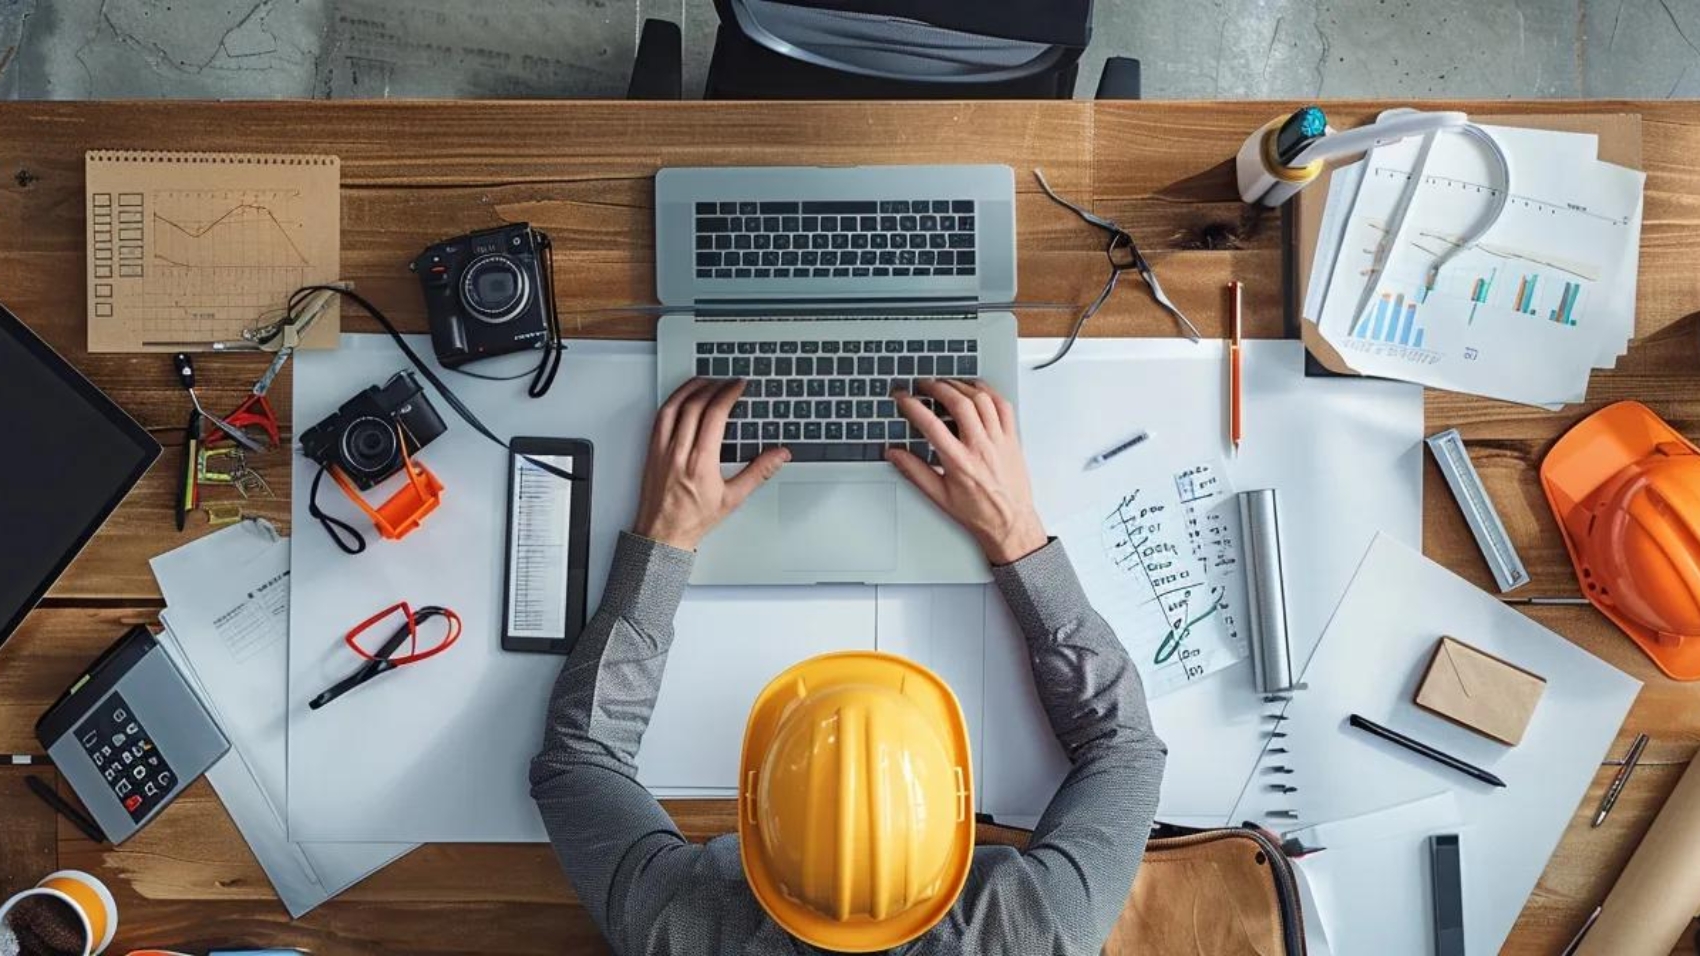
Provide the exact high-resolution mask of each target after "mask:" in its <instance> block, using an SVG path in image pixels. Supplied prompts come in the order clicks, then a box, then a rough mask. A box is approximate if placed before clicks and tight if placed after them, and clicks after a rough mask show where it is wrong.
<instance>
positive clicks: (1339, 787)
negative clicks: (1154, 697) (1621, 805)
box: [1232, 535, 1641, 956]
mask: <svg viewBox="0 0 1700 956" xmlns="http://www.w3.org/2000/svg"><path fill="white" fill-rule="evenodd" d="M1443 635H1452V636H1454V637H1456V638H1458V639H1459V640H1462V641H1465V642H1467V643H1469V644H1471V645H1472V646H1474V647H1478V648H1480V649H1482V650H1483V651H1486V652H1487V653H1490V654H1493V655H1494V656H1496V657H1499V658H1502V659H1504V660H1506V661H1509V662H1511V663H1513V664H1515V665H1516V666H1518V667H1521V668H1524V669H1526V670H1528V671H1531V672H1533V673H1535V674H1539V675H1541V676H1542V677H1544V678H1546V680H1547V689H1546V693H1545V694H1544V695H1543V696H1542V698H1541V701H1540V703H1539V704H1538V705H1537V706H1536V708H1535V712H1534V715H1533V717H1531V718H1530V721H1529V727H1528V730H1527V732H1526V733H1525V734H1524V737H1523V739H1522V741H1521V742H1520V743H1518V744H1517V745H1516V746H1514V747H1508V746H1506V745H1504V744H1502V743H1500V742H1499V741H1496V740H1493V739H1491V738H1489V737H1486V736H1483V735H1481V734H1478V733H1475V732H1473V731H1471V730H1468V729H1466V728H1464V727H1462V726H1459V725H1457V724H1454V723H1452V722H1451V721H1449V720H1447V719H1446V718H1444V717H1441V716H1439V715H1437V714H1433V713H1430V712H1428V711H1426V710H1423V709H1421V708H1419V707H1417V705H1416V703H1415V696H1416V690H1417V686H1418V685H1419V684H1420V683H1421V681H1422V678H1423V674H1424V673H1425V671H1426V670H1427V667H1428V662H1429V658H1430V657H1431V656H1432V655H1433V653H1434V647H1435V643H1436V642H1437V641H1439V640H1440V638H1441V637H1442V636H1443ZM1304 682H1305V683H1306V684H1307V685H1308V688H1307V689H1305V690H1300V691H1296V692H1294V693H1293V695H1292V699H1291V700H1290V701H1289V702H1287V703H1286V704H1284V705H1282V704H1275V705H1272V706H1271V707H1270V713H1271V715H1272V716H1273V715H1276V714H1278V715H1280V718H1281V719H1279V720H1271V721H1269V722H1267V723H1266V725H1265V726H1266V730H1267V732H1270V733H1281V734H1285V736H1283V737H1271V738H1270V739H1269V740H1268V742H1267V745H1266V747H1265V749H1264V751H1263V754H1262V755H1261V757H1260V759H1259V762H1258V764H1257V765H1256V767H1255V769H1253V771H1252V772H1251V775H1250V777H1249V779H1248V780H1247V782H1246V786H1245V789H1244V790H1243V792H1242V793H1241V795H1240V800H1239V804H1238V805H1237V806H1236V807H1235V808H1234V813H1233V817H1232V819H1234V820H1236V821H1238V820H1250V821H1253V822H1256V823H1260V824H1263V825H1265V826H1268V827H1269V828H1271V829H1274V830H1279V831H1284V832H1292V831H1294V830H1298V829H1300V828H1303V827H1310V826H1315V825H1323V824H1329V823H1334V822H1337V821H1342V820H1346V819H1348V818H1352V817H1357V816H1359V815H1361V814H1366V813H1372V812H1375V811H1378V810H1383V809H1386V808H1388V807H1392V806H1395V805H1398V804H1404V803H1408V802H1410V801H1413V800H1418V799H1421V798H1423V797H1428V796H1431V795H1434V794H1438V793H1445V792H1450V793H1451V794H1452V795H1453V797H1454V798H1455V799H1456V800H1457V803H1458V812H1459V815H1460V816H1461V817H1462V819H1463V823H1464V824H1465V825H1466V826H1468V827H1469V838H1468V839H1467V840H1465V841H1464V844H1463V852H1464V880H1465V885H1466V886H1467V887H1468V892H1467V894H1466V896H1467V899H1466V901H1465V914H1464V928H1465V933H1466V936H1467V940H1468V949H1467V951H1468V952H1471V953H1497V952H1499V947H1500V944H1501V943H1503V942H1504V940H1505V937H1506V935H1507V934H1509V933H1510V932H1511V927H1512V924H1513V923H1514V922H1516V919H1517V914H1518V913H1519V912H1520V911H1521V910H1522V907H1523V901H1524V900H1525V899H1527V898H1528V896H1529V893H1530V891H1532V890H1533V889H1534V888H1535V881H1536V880H1537V879H1539V877H1540V875H1541V870H1542V869H1543V868H1544V867H1545V865H1546V861H1547V857H1549V856H1550V855H1551V854H1552V851H1553V848H1554V847H1556V846H1557V845H1558V840H1559V837H1560V836H1562V835H1563V833H1564V828H1565V826H1566V825H1567V824H1568V823H1569V822H1570V819H1571V817H1572V816H1573V815H1574V814H1575V812H1576V808H1577V805H1578V803H1579V802H1580V801H1581V800H1582V798H1583V795H1584V794H1585V793H1586V792H1587V790H1588V786H1589V783H1590V782H1591V781H1592V780H1593V779H1594V777H1595V775H1596V773H1597V772H1598V771H1599V768H1600V761H1601V760H1602V759H1604V757H1605V754H1606V750H1607V748H1608V747H1610V746H1611V743H1612V740H1613V739H1614V738H1615V737H1616V736H1617V732H1618V728H1619V727H1620V726H1622V724H1623V719H1624V717H1625V716H1626V715H1627V714H1628V713H1629V707H1630V705H1631V704H1633V703H1634V701H1635V696H1636V694H1637V693H1639V692H1640V689H1641V683H1640V682H1639V681H1637V680H1636V679H1635V678H1633V677H1630V676H1629V675H1628V674H1625V673H1623V672H1622V671H1620V670H1618V669H1617V668H1615V667H1613V666H1612V665H1610V664H1607V663H1606V662H1605V661H1602V660H1600V659H1599V658H1597V657H1595V656H1594V655H1592V654H1590V653H1588V652H1587V651H1585V650H1583V649H1582V648H1580V647H1578V646H1576V645H1575V644H1573V643H1571V642H1570V641H1568V640H1566V639H1564V638H1563V637H1561V636H1559V635H1558V634H1555V633H1553V632H1552V631H1549V630H1547V629H1546V628H1544V627H1542V626H1541V625H1539V624H1537V623H1536V622H1535V621H1534V620H1532V619H1530V618H1529V617H1526V616H1525V615H1523V614H1522V613H1520V612H1519V611H1517V610H1516V609H1515V608H1511V607H1507V606H1506V605H1504V604H1503V603H1501V602H1500V601H1499V599H1497V598H1495V597H1494V596H1493V595H1491V594H1488V593H1487V592H1485V591H1483V590H1481V589H1480V588H1477V587H1476V586H1475V585H1473V584H1470V583H1469V582H1468V581H1465V580H1464V579H1462V578H1460V577H1458V576H1456V575H1454V574H1453V573H1452V572H1450V571H1448V570H1446V569H1445V568H1443V567H1441V566H1440V565H1438V564H1435V563H1434V562H1433V561H1430V560H1428V559H1427V558H1425V557H1423V556H1422V555H1421V554H1419V553H1417V552H1416V551H1413V550H1411V549H1410V548H1408V547H1406V546H1405V545H1403V544H1400V543H1398V542H1397V541H1395V540H1393V539H1392V538H1389V537H1387V536H1385V535H1382V536H1379V537H1377V538H1376V539H1375V541H1374V543H1372V544H1371V545H1370V548H1369V552H1368V554H1367V555H1366V556H1365V557H1364V559H1363V562H1362V563H1361V564H1360V565H1359V566H1358V571H1357V574H1356V575H1354V576H1353V578H1352V583H1351V585H1350V586H1349V587H1348V588H1347V589H1346V595H1345V597H1344V598H1342V599H1341V601H1340V605H1339V607H1338V608H1337V609H1336V610H1335V612H1334V616H1333V617H1332V618H1331V619H1330V620H1329V622H1328V627H1327V629H1326V630H1325V631H1324V632H1323V635H1322V641H1321V643H1320V644H1318V645H1317V648H1316V652H1315V653H1314V654H1313V655H1312V657H1311V659H1310V663H1309V665H1308V666H1306V667H1305V670H1304ZM1352 714H1361V715H1363V716H1364V717H1367V718H1369V719H1370V720H1373V721H1375V722H1376V723H1379V724H1382V725H1383V726H1386V727H1391V728H1392V729H1394V730H1396V731H1398V732H1400V733H1402V734H1405V735H1407V736H1410V737H1414V738H1416V739H1417V740H1420V741H1422V742H1423V743H1426V744H1429V745H1430V746H1432V747H1435V748H1438V749H1439V750H1441V751H1444V752H1445V753H1448V754H1451V755H1453V756H1455V757H1458V758H1460V759H1462V760H1465V761H1468V762H1470V763H1472V764H1475V765H1476V766H1478V767H1482V768H1484V769H1486V770H1488V771H1490V772H1492V773H1494V774H1496V775H1498V776H1499V777H1500V778H1502V779H1503V780H1504V781H1505V783H1506V786H1505V787H1504V788H1496V787H1491V786H1489V785H1487V784H1485V783H1481V782H1478V781H1476V780H1474V779H1472V778H1470V777H1467V776H1464V775H1462V774H1460V773H1457V772H1455V771H1452V770H1449V769H1447V768H1446V767H1443V766H1441V765H1440V764H1438V763H1435V762H1433V761H1431V760H1428V759H1426V758H1424V757H1421V756H1418V755H1416V754H1413V753H1411V752H1410V751H1407V750H1404V749H1403V748H1400V747H1397V746H1395V745H1393V744H1390V743H1388V742H1386V741H1383V740H1381V739H1379V738H1376V737H1372V736H1370V735H1369V734H1366V733H1364V732H1362V731H1358V730H1354V729H1352V728H1351V727H1349V726H1347V723H1346V721H1347V718H1348V717H1349V716H1350V715H1352ZM1325 845H1328V846H1330V848H1331V849H1332V843H1328V844H1325ZM1325 852H1326V851H1325ZM1383 864H1384V866H1386V867H1389V868H1391V867H1395V866H1399V867H1404V866H1408V865H1409V863H1408V861H1405V860H1396V859H1394V858H1392V857H1389V858H1387V859H1386V860H1385V861H1383ZM1391 885H1392V884H1391V883H1370V884H1365V885H1356V886H1345V887H1333V888H1330V889H1331V891H1332V892H1333V894H1334V895H1335V896H1337V897H1339V898H1340V899H1341V900H1342V905H1340V906H1339V907H1337V908H1336V913H1337V917H1336V918H1337V919H1341V920H1352V919H1359V918H1367V917H1365V916H1363V915H1362V914H1371V913H1374V912H1375V911H1376V906H1375V905H1371V904H1376V903H1379V902H1383V900H1382V894H1385V893H1388V892H1390V890H1389V888H1388V887H1389V886H1391ZM1355 898H1359V899H1361V905H1359V904H1354V903H1353V900H1354V899H1355ZM1403 902H1405V903H1406V904H1408V905H1410V906H1413V907H1417V908H1419V909H1421V910H1422V911H1423V912H1427V904H1426V901H1424V900H1405V901H1403ZM1354 928H1355V927H1354ZM1336 935H1337V934H1336V932H1335V927H1329V937H1330V939H1333V938H1334V937H1335V936H1336ZM1346 935H1347V936H1348V937H1351V936H1352V933H1350V932H1348V933H1347V934H1346ZM1363 951H1364V952H1368V951H1370V950H1368V949H1366V950H1363ZM1374 951H1375V952H1376V953H1378V954H1381V956H1400V954H1402V953H1409V954H1411V956H1418V954H1423V956H1426V954H1427V953H1429V952H1431V950H1430V949H1429V948H1427V947H1426V946H1425V945H1424V941H1423V940H1420V939H1416V940H1412V939H1405V940H1403V941H1402V942H1401V944H1400V945H1399V946H1392V945H1389V946H1387V947H1378V948H1375V949H1374Z"/></svg>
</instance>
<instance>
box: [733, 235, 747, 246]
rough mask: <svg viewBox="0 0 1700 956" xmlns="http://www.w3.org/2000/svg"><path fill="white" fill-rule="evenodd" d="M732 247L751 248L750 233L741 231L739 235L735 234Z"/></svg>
mask: <svg viewBox="0 0 1700 956" xmlns="http://www.w3.org/2000/svg"><path fill="white" fill-rule="evenodd" d="M732 248H734V249H748V248H750V236H749V234H748V233H742V232H740V233H738V234H737V235H735V236H733V237H732Z"/></svg>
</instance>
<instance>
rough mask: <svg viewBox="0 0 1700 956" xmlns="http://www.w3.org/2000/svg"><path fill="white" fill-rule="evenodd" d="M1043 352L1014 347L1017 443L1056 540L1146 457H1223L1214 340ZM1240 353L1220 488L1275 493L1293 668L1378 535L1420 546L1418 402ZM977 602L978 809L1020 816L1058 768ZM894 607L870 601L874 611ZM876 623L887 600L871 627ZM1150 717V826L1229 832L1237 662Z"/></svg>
mask: <svg viewBox="0 0 1700 956" xmlns="http://www.w3.org/2000/svg"><path fill="white" fill-rule="evenodd" d="M1055 347H1056V342H1055V340H1044V339H1024V340H1022V343H1021V354H1022V358H1023V364H1024V365H1025V366H1029V367H1028V368H1024V370H1023V372H1022V377H1021V435H1022V441H1023V442H1024V443H1025V446H1026V449H1027V460H1028V463H1029V466H1030V468H1031V469H1032V474H1033V487H1034V494H1035V495H1036V496H1037V499H1038V503H1039V509H1040V512H1041V513H1042V515H1043V517H1044V518H1045V519H1046V521H1047V522H1048V523H1050V525H1051V526H1052V527H1053V528H1054V527H1057V526H1058V524H1059V523H1060V522H1062V521H1064V520H1065V519H1067V518H1068V517H1069V516H1070V515H1072V514H1074V513H1076V512H1077V511H1078V510H1079V508H1080V506H1081V503H1082V502H1087V501H1097V500H1103V499H1106V498H1109V497H1113V496H1114V495H1116V494H1117V493H1118V492H1119V491H1120V490H1121V489H1122V487H1123V485H1124V484H1125V481H1126V475H1128V474H1130V473H1132V471H1134V470H1137V469H1138V468H1140V467H1142V465H1140V464H1139V460H1140V456H1142V455H1147V454H1148V453H1153V452H1155V453H1157V454H1158V455H1160V456H1161V457H1162V458H1164V459H1165V460H1172V461H1188V460H1191V461H1207V460H1211V459H1213V458H1215V459H1221V458H1223V457H1224V456H1226V455H1227V438H1226V434H1227V399H1226V396H1227V386H1226V365H1225V361H1226V357H1225V355H1224V354H1223V353H1224V346H1223V343H1221V342H1205V343H1200V344H1197V345H1194V344H1192V343H1189V342H1185V341H1180V340H1175V339H1161V340H1153V339H1087V340H1082V341H1081V342H1080V343H1079V344H1077V345H1076V346H1075V350H1074V352H1072V353H1070V355H1069V357H1068V358H1067V359H1066V360H1064V361H1063V362H1062V363H1061V364H1060V365H1057V366H1055V367H1053V368H1049V369H1045V370H1044V371H1039V372H1035V371H1032V370H1031V368H1030V366H1031V365H1032V364H1033V363H1034V362H1037V361H1040V360H1042V359H1043V358H1045V357H1048V356H1049V355H1050V354H1051V353H1050V352H1047V351H1046V350H1047V349H1050V350H1052V351H1054V350H1055ZM1244 348H1245V352H1244V373H1245V382H1244V402H1245V404H1244V408H1245V415H1246V423H1245V440H1244V442H1243V443H1242V444H1241V446H1240V451H1239V454H1238V455H1236V456H1233V457H1231V458H1227V468H1228V477H1229V478H1230V479H1231V481H1232V484H1233V486H1234V487H1235V488H1237V489H1241V490H1244V489H1249V488H1279V489H1280V491H1281V519H1282V520H1281V524H1282V538H1283V540H1282V546H1283V549H1284V551H1285V553H1286V560H1287V590H1288V593H1287V612H1288V628H1289V630H1290V632H1291V634H1292V641H1293V654H1294V660H1295V661H1298V662H1302V661H1304V660H1306V659H1308V658H1309V656H1310V652H1311V649H1312V648H1314V647H1315V646H1316V641H1317V639H1318V638H1320V637H1321V636H1322V629H1323V626H1324V625H1325V624H1326V623H1327V621H1328V616H1329V614H1330V613H1332V612H1333V610H1334V607H1335V605H1336V604H1337V603H1339V599H1340V595H1341V594H1342V593H1344V592H1345V589H1346V584H1347V582H1348V581H1350V580H1351V577H1352V573H1353V572H1354V571H1355V570H1356V569H1357V565H1358V560H1359V558H1360V557H1361V555H1362V554H1363V551H1364V549H1365V548H1367V547H1368V546H1369V543H1370V541H1371V540H1372V539H1374V537H1375V536H1376V534H1377V533H1379V532H1386V533H1388V534H1391V535H1393V536H1395V537H1397V538H1399V539H1401V540H1405V541H1410V542H1419V541H1421V540H1422V467H1423V461H1422V435H1423V404H1422V390H1421V389H1419V388H1417V387H1415V386H1411V385H1405V384H1400V383H1397V382H1383V381H1366V380H1362V379H1341V378H1306V377H1305V376H1304V371H1303V369H1304V347H1303V346H1302V345H1301V344H1300V343H1298V342H1291V341H1264V340H1257V341H1248V342H1246V343H1245V346H1244ZM1142 429H1143V430H1146V431H1149V432H1150V433H1151V439H1150V441H1148V442H1146V443H1145V444H1144V445H1140V446H1138V447H1136V448H1133V449H1131V450H1129V451H1128V452H1126V453H1124V454H1123V455H1121V456H1119V457H1117V458H1115V459H1113V460H1111V461H1110V462H1109V463H1108V464H1106V465H1105V466H1104V467H1102V468H1097V469H1093V470H1092V471H1084V470H1082V466H1083V465H1084V464H1085V462H1086V460H1087V459H1088V458H1090V457H1091V456H1092V455H1094V454H1097V453H1098V452H1100V451H1103V450H1104V449H1106V448H1110V447H1112V446H1114V445H1116V444H1117V443H1119V442H1122V441H1125V440H1126V439H1127V438H1128V436H1130V435H1132V434H1133V433H1135V432H1137V431H1140V430H1142ZM1159 443H1161V444H1160V445H1159ZM1153 457H1156V456H1153ZM1073 552H1074V549H1073V548H1071V549H1070V555H1071V557H1075V560H1077V561H1078V560H1079V558H1078V556H1075V555H1074V553H1073ZM984 594H985V599H986V602H985V605H984V609H983V612H982V614H981V615H980V616H979V618H978V619H975V618H965V619H964V622H963V624H962V626H963V627H964V628H973V629H974V630H975V631H976V633H983V635H984V637H983V640H984V648H985V664H984V667H985V674H986V677H985V688H986V689H985V699H986V701H987V702H988V703H987V705H986V706H985V707H984V709H983V730H982V733H983V735H984V738H985V744H984V748H985V754H984V759H983V760H982V761H981V763H980V766H979V768H978V770H979V781H978V786H979V789H980V799H981V809H982V810H984V811H985V812H988V813H991V814H993V815H994V816H995V817H997V818H998V819H1000V820H1001V819H1009V820H1010V821H1013V822H1031V821H1032V820H1034V819H1036V818H1037V816H1038V814H1039V813H1040V812H1041V811H1042V810H1043V809H1044V807H1045V804H1046V803H1048V802H1049V801H1050V798H1051V795H1052V794H1053V793H1054V792H1055V791H1056V786H1057V784H1058V783H1059V782H1060V781H1061V780H1062V777H1063V774H1064V773H1065V772H1066V770H1067V764H1066V762H1065V761H1064V760H1063V756H1062V751H1061V749H1060V748H1059V747H1058V746H1057V743H1056V739H1055V738H1054V737H1052V736H1051V731H1050V727H1049V725H1048V724H1046V723H1045V718H1044V713H1043V712H1042V711H1041V710H1040V709H1039V702H1038V699H1037V697H1036V696H1035V694H1034V691H1033V679H1032V675H1031V673H1030V669H1029V667H1028V664H1027V654H1026V649H1025V647H1024V645H1023V644H1022V640H1021V635H1020V634H1019V632H1018V631H1017V630H1016V628H1015V623H1014V622H1013V621H1012V620H1010V617H1009V613H1008V612H1007V610H1005V608H1004V606H1003V600H1002V598H1001V597H1000V596H999V595H998V594H997V593H996V590H995V589H993V588H985V589H984ZM898 597H899V595H898V594H897V593H896V592H891V593H890V596H889V597H888V589H882V590H881V599H882V605H883V604H884V603H885V602H886V601H887V600H897V599H898ZM885 613H886V611H885V608H884V607H883V606H882V609H881V615H882V618H883V616H884V615H885ZM981 621H983V622H984V623H983V624H982V623H981ZM940 639H941V640H943V639H944V638H943V637H942V636H941V638H940ZM991 702H996V704H995V706H994V705H993V704H992V703H991ZM1151 713H1152V719H1153V720H1154V721H1155V724H1156V729H1157V733H1158V734H1159V735H1160V736H1161V737H1162V738H1163V739H1164V741H1165V742H1167V743H1168V745H1169V759H1168V767H1167V770H1166V772H1165V774H1164V778H1163V792H1162V802H1161V804H1160V815H1161V817H1162V819H1164V820H1169V821H1173V822H1177V823H1180V822H1186V823H1203V824H1210V825H1221V824H1224V823H1227V822H1230V821H1229V817H1230V815H1231V811H1232V809H1233V806H1234V802H1235V800H1236V799H1237V796H1238V791H1239V788H1240V785H1241V784H1242V783H1244V781H1245V774H1246V771H1247V769H1248V768H1250V767H1251V765H1252V763H1253V762H1254V761H1255V760H1256V759H1257V754H1258V751H1259V749H1260V746H1261V741H1262V738H1261V736H1260V735H1259V732H1260V730H1261V729H1263V728H1264V727H1265V726H1266V725H1265V724H1263V722H1262V714H1263V708H1262V706H1261V702H1260V699H1259V697H1258V695H1257V693H1256V692H1255V690H1254V689H1253V687H1252V676H1251V667H1250V664H1249V662H1242V663H1240V664H1236V665H1235V666H1232V667H1228V668H1226V669H1224V670H1222V671H1220V672H1218V673H1216V674H1214V675H1211V676H1209V677H1207V678H1205V679H1202V680H1199V681H1196V682H1194V685H1193V686H1191V687H1187V688H1185V689H1183V690H1180V691H1177V692H1175V693H1172V694H1169V695H1167V696H1164V697H1161V698H1158V699H1156V700H1154V701H1153V702H1152V705H1151ZM1232 822H1238V821H1232Z"/></svg>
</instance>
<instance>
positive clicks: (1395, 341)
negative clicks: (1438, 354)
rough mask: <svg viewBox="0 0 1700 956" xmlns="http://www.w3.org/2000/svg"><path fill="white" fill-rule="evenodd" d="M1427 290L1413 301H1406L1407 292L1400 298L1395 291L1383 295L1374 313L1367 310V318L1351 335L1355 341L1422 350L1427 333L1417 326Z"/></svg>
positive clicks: (1365, 312) (1421, 291)
mask: <svg viewBox="0 0 1700 956" xmlns="http://www.w3.org/2000/svg"><path fill="white" fill-rule="evenodd" d="M1426 291H1427V290H1423V289H1418V290H1417V292H1416V295H1415V297H1414V298H1412V299H1410V300H1407V299H1406V298H1405V293H1403V292H1400V293H1398V294H1397V295H1395V294H1394V293H1392V292H1383V293H1381V294H1380V295H1379V296H1377V297H1376V300H1375V305H1374V312H1373V314H1372V313H1371V311H1370V309H1369V308H1368V307H1366V308H1365V309H1364V313H1363V317H1362V318H1360V319H1359V320H1358V324H1357V325H1356V326H1355V327H1353V328H1352V330H1351V331H1350V332H1349V333H1347V334H1349V335H1350V336H1351V337H1352V338H1354V339H1363V340H1366V341H1370V342H1382V343H1385V344H1387V345H1399V346H1404V347H1407V348H1419V349H1420V348H1422V347H1423V330H1422V328H1421V327H1420V326H1419V325H1418V324H1417V305H1418V303H1420V302H1422V301H1423V299H1424V298H1426V296H1425V292H1426Z"/></svg>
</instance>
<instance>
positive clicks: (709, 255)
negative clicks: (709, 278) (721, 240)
mask: <svg viewBox="0 0 1700 956" xmlns="http://www.w3.org/2000/svg"><path fill="white" fill-rule="evenodd" d="M719 264H720V253H718V252H699V253H697V266H698V267H699V268H707V269H712V268H714V267H715V266H717V265H719Z"/></svg>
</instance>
